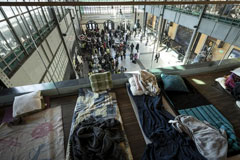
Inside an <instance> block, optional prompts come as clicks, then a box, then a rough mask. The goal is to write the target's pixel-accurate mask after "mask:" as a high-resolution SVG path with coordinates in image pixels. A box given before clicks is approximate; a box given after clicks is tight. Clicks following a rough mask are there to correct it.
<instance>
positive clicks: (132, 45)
mask: <svg viewBox="0 0 240 160" xmlns="http://www.w3.org/2000/svg"><path fill="white" fill-rule="evenodd" d="M130 47H131V53H133V48H134V44H133V43H132V44H131V46H130Z"/></svg>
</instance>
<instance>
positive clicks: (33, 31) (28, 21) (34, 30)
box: [23, 13, 36, 33]
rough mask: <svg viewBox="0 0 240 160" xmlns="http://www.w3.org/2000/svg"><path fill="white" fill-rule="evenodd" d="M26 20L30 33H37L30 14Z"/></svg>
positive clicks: (25, 16)
mask: <svg viewBox="0 0 240 160" xmlns="http://www.w3.org/2000/svg"><path fill="white" fill-rule="evenodd" d="M23 16H24V18H25V20H26V21H27V25H28V26H27V27H28V28H29V29H30V31H31V32H32V33H35V32H36V29H35V28H34V26H33V23H32V21H31V18H30V16H29V13H25V14H24V15H23Z"/></svg>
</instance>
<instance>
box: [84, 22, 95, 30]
mask: <svg viewBox="0 0 240 160" xmlns="http://www.w3.org/2000/svg"><path fill="white" fill-rule="evenodd" d="M86 27H87V29H89V30H95V29H97V28H98V24H97V23H96V22H95V21H88V22H87V24H86Z"/></svg>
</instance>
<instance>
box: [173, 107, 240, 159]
mask: <svg viewBox="0 0 240 160" xmlns="http://www.w3.org/2000/svg"><path fill="white" fill-rule="evenodd" d="M178 112H179V113H180V114H181V115H191V116H193V117H196V118H197V119H199V120H201V121H207V122H208V123H210V124H211V125H212V126H214V127H216V128H217V129H223V130H225V132H226V134H227V139H228V156H231V155H234V154H236V153H239V152H240V144H239V141H238V139H237V137H236V135H235V132H234V129H233V126H232V125H231V123H230V122H229V121H228V120H227V119H226V118H225V117H224V116H223V115H222V114H221V113H220V112H219V111H218V110H217V109H216V108H215V107H214V106H213V105H205V106H198V107H195V108H188V109H182V110H178Z"/></svg>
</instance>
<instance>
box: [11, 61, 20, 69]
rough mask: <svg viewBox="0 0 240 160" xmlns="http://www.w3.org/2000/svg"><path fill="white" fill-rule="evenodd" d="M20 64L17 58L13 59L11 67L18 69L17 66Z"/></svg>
mask: <svg viewBox="0 0 240 160" xmlns="http://www.w3.org/2000/svg"><path fill="white" fill-rule="evenodd" d="M18 66H19V62H18V61H17V60H15V61H13V62H12V63H11V64H10V68H11V69H12V70H14V69H16V68H17V67H18Z"/></svg>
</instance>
